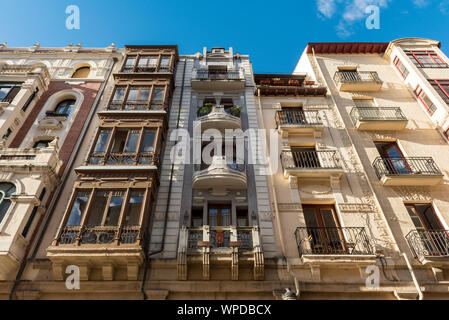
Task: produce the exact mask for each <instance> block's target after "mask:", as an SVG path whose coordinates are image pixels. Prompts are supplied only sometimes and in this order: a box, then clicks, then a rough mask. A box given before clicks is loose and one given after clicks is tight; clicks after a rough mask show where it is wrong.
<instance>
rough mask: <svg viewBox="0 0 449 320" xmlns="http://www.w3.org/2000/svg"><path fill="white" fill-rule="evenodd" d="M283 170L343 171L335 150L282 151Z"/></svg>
mask: <svg viewBox="0 0 449 320" xmlns="http://www.w3.org/2000/svg"><path fill="white" fill-rule="evenodd" d="M281 163H282V168H283V169H284V170H285V169H300V168H304V169H306V168H322V169H341V168H342V166H341V163H340V160H339V158H338V153H337V151H335V150H317V151H286V150H285V151H282V152H281Z"/></svg>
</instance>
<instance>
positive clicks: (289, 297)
mask: <svg viewBox="0 0 449 320" xmlns="http://www.w3.org/2000/svg"><path fill="white" fill-rule="evenodd" d="M257 90H258V94H257V102H258V112H259V118H260V121H261V124H262V128H265V129H266V127H265V121H264V119H263V114H262V105H261V102H260V90H259V89H257ZM267 151H268V150H267ZM268 156H269V155H268ZM269 164H270V171H272V170H271V161H269ZM270 173H272V172H270ZM269 176H270V178H269V179H268V180H269V182H268V184H269V185H270V186H269V187H270V189H271V194H272V195H273V202H274V209H275V212H276V216H275V217H276V226H277V230H278V234H279V239H280V242H281V250H282V255H283V257H284V258H285V261H286V263H287V271H288V273H289V274H290V276H291V277H292V278H293V281H294V283H295V290H296V292H295V293H293V292H291V290H290V288H286V289H285V293H284V294H283V295H282V300H296V299H298V298H299V295H300V294H301V290H300V288H299V281H298V278H297V277H296V275H295V273H294V272H293V271H292V270H291V266H290V262H289V260H288V258H287V256H286V249H285V240H284V233H283V232H282V227H281V221H280V215H279V209H278V201H277V196H276V189H275V188H274V180H273V174H270V175H269ZM293 295H295V298H294V299H293Z"/></svg>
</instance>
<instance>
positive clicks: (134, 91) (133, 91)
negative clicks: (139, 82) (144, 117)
mask: <svg viewBox="0 0 449 320" xmlns="http://www.w3.org/2000/svg"><path fill="white" fill-rule="evenodd" d="M138 95H139V88H131V89H130V90H129V94H128V99H127V101H137V96H138Z"/></svg>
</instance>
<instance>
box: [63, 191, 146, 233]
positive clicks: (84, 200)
mask: <svg viewBox="0 0 449 320" xmlns="http://www.w3.org/2000/svg"><path fill="white" fill-rule="evenodd" d="M91 192H92V191H91V190H89V191H77V192H76V193H75V196H74V201H73V204H72V207H71V209H70V214H69V217H68V220H67V222H66V226H80V225H81V220H82V217H83V216H84V215H86V219H85V224H86V225H87V226H88V227H97V226H118V225H119V223H120V214H121V212H122V208H123V206H124V205H125V194H126V192H127V191H126V190H97V191H95V192H94V194H93V198H92V201H91V202H90V205H89V197H90V196H91ZM128 192H130V194H129V200H128V202H127V203H126V207H125V208H124V209H125V215H124V220H123V223H124V225H127V226H138V225H140V217H141V214H142V206H143V199H144V195H145V191H144V190H129V191H128ZM88 206H89V207H88Z"/></svg>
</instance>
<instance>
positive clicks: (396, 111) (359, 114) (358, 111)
mask: <svg viewBox="0 0 449 320" xmlns="http://www.w3.org/2000/svg"><path fill="white" fill-rule="evenodd" d="M350 115H351V118H352V120H353V121H354V122H357V121H379V120H386V121H404V120H407V118H406V117H405V115H404V114H403V113H402V110H401V108H358V107H354V108H352V110H351V113H350Z"/></svg>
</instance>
